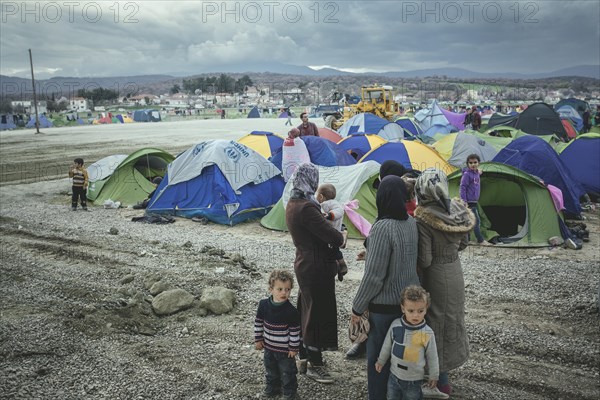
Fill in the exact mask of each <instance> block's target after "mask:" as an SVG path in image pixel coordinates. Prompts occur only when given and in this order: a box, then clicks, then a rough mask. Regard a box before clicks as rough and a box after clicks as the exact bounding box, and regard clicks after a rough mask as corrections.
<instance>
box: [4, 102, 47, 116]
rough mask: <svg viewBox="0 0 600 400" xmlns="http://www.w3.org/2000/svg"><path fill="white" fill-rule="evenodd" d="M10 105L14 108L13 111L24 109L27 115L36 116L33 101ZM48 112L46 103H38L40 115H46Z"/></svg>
mask: <svg viewBox="0 0 600 400" xmlns="http://www.w3.org/2000/svg"><path fill="white" fill-rule="evenodd" d="M10 105H11V107H12V108H13V110H15V109H16V108H20V107H23V109H24V111H25V113H27V114H35V107H34V106H33V101H31V100H17V101H11V102H10ZM47 111H48V108H47V103H46V101H44V100H42V101H38V103H37V112H38V114H43V113H45V112H47Z"/></svg>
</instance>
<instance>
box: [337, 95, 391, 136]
mask: <svg viewBox="0 0 600 400" xmlns="http://www.w3.org/2000/svg"><path fill="white" fill-rule="evenodd" d="M392 90H393V88H392V87H391V86H385V85H378V84H373V85H367V86H363V87H362V88H361V96H360V101H359V102H358V103H356V104H352V103H348V102H347V101H345V102H344V110H343V114H342V113H337V114H331V115H328V116H326V118H325V126H326V127H328V128H331V129H333V130H338V129H339V128H340V127H341V126H342V125H343V124H344V122H346V121H348V120H349V119H350V118H352V117H353V116H355V115H356V114H360V113H371V114H375V115H377V116H378V117H381V118H384V119H387V120H388V121H393V118H394V115H396V114H397V113H398V104H397V103H396V102H395V101H394V93H393V92H392Z"/></svg>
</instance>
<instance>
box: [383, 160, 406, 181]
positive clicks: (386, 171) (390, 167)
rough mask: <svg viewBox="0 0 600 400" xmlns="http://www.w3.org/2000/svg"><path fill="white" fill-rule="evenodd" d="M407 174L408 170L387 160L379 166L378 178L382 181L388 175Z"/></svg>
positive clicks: (395, 162)
mask: <svg viewBox="0 0 600 400" xmlns="http://www.w3.org/2000/svg"><path fill="white" fill-rule="evenodd" d="M407 172H408V170H407V169H406V168H405V167H404V165H402V164H400V163H399V162H398V161H395V160H387V161H385V162H384V163H383V164H381V168H379V178H380V179H383V178H385V177H386V176H388V175H395V176H402V175H404V174H406V173H407Z"/></svg>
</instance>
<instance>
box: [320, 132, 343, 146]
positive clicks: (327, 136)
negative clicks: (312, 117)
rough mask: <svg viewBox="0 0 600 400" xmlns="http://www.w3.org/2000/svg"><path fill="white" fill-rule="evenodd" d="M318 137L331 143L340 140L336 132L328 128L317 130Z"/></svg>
mask: <svg viewBox="0 0 600 400" xmlns="http://www.w3.org/2000/svg"><path fill="white" fill-rule="evenodd" d="M319 136H321V137H322V138H325V139H327V140H331V141H332V142H333V143H337V142H339V141H340V140H342V137H341V136H340V135H339V134H338V133H337V132H336V131H333V130H331V129H329V128H319Z"/></svg>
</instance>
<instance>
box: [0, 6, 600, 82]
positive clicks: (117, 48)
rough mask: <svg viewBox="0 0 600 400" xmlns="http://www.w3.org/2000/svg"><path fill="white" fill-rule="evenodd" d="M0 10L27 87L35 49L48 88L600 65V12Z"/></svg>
mask: <svg viewBox="0 0 600 400" xmlns="http://www.w3.org/2000/svg"><path fill="white" fill-rule="evenodd" d="M0 5H1V22H0V23H1V25H0V29H1V31H0V46H1V48H0V73H1V74H3V75H10V76H20V77H25V78H27V77H30V72H29V56H28V52H27V49H29V48H31V49H32V52H33V58H34V66H35V72H36V77H37V78H49V77H51V76H77V77H94V76H129V75H144V74H173V75H191V74H195V73H202V72H219V71H220V68H223V66H226V65H237V64H257V63H266V64H267V63H270V62H277V63H285V64H294V65H308V66H331V67H335V68H339V69H345V70H349V71H358V72H363V71H376V72H383V71H407V70H414V69H426V68H441V67H457V68H465V69H469V70H473V71H477V72H499V71H503V72H521V73H534V72H547V71H554V70H557V69H560V68H564V67H569V66H574V65H582V64H588V65H589V64H592V65H599V64H600V1H598V0H589V1H569V2H567V1H551V0H548V1H518V2H517V1H516V0H511V1H470V0H464V1H426V2H425V1H315V0H311V1H268V0H267V1H256V2H253V1H226V2H223V1H197V0H188V1H179V0H174V1H168V2H167V1H153V0H144V1H129V2H127V1H121V2H116V1H85V0H83V1H81V0H60V1H55V2H53V1H35V2H34V1H29V2H22V1H4V0H2V2H1V3H0ZM23 5H25V7H24V6H23ZM224 5H225V7H224Z"/></svg>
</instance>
